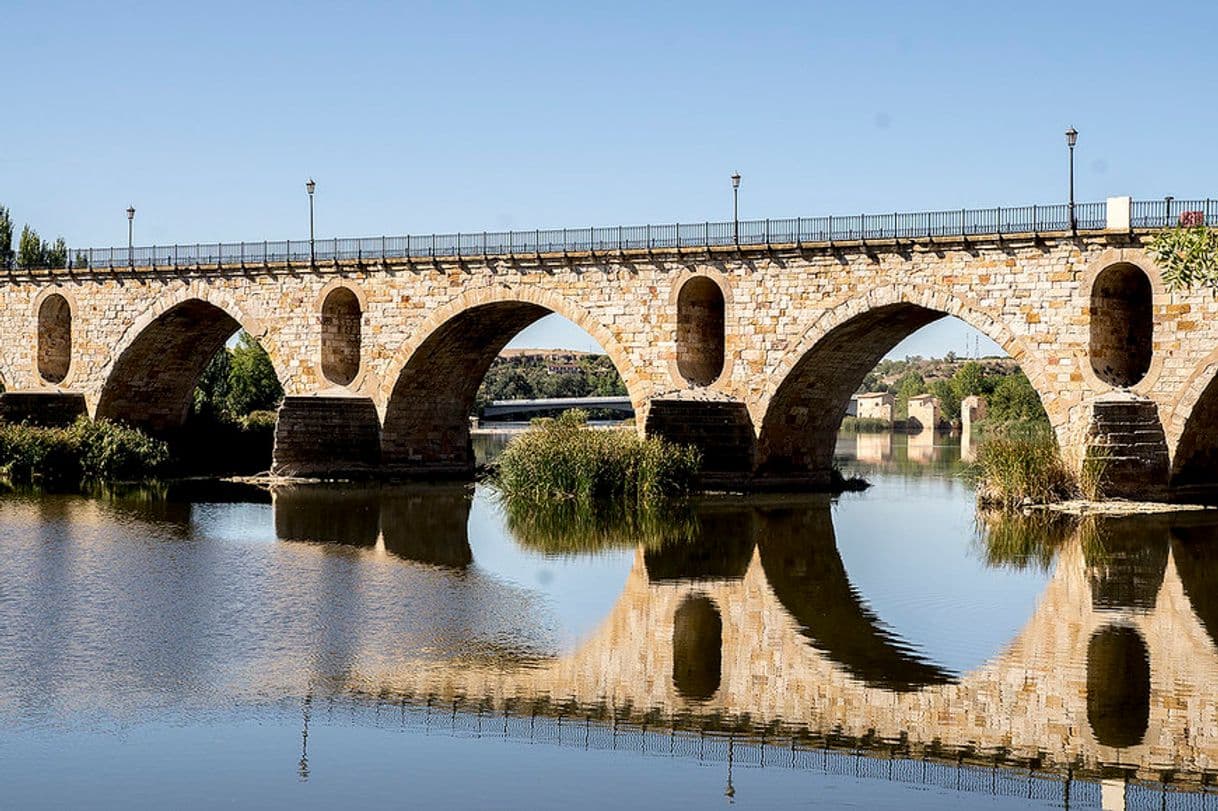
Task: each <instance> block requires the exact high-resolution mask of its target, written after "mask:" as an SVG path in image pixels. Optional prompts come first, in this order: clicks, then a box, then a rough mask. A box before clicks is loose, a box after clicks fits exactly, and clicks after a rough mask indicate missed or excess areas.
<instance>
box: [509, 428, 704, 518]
mask: <svg viewBox="0 0 1218 811" xmlns="http://www.w3.org/2000/svg"><path fill="white" fill-rule="evenodd" d="M587 421H588V415H587V412H585V411H580V410H578V409H573V410H571V411H567V412H565V413H563V414H562V415H561V416H559V417H557V418H554V419H541V420H535V421H534V427H533V429H532V430H529V431H526V432H525V433H523V434H521V435H520V436H518V437H515V438H514V439H512V441H511V442H509V443H508V446H507V447H506V448H505V449H504V451H503V453H502V454H500V456H499V458H498V460H497V461H496V464H495V466H494V469H493V472H492V481H493V483H494V484H495V486H496V488H497V489H498V490H499V492H500V493H501V494H502V495H503V496H504V497H505V498H506V499H507V500H508V501H509V502H517V503H520V504H527V505H534V506H543V507H544V506H547V505H552V504H556V503H563V502H566V503H569V504H572V505H574V506H576V507H579V508H593V507H596V506H597V505H598V504H602V503H606V502H608V503H613V504H617V505H620V506H622V507H627V508H643V509H649V508H652V507H654V506H656V505H658V504H661V503H663V502H664V501H666V500H668V499H672V498H679V497H682V496H685V495H688V494H689V492H690V490H691V489H692V487H693V484H694V479H695V477H696V476H697V474H698V469H699V467H700V465H701V456H700V454H699V453H698V451H697V450H696V449H694V448H692V447H689V446H685V445H677V444H674V443H672V442H667V441H665V440H663V439H658V438H655V437H648V438H640V437H639V436H638V435H637V434H635V433H634V432H633V431H617V430H608V431H603V430H593V429H591V428H589V427H588V425H587Z"/></svg>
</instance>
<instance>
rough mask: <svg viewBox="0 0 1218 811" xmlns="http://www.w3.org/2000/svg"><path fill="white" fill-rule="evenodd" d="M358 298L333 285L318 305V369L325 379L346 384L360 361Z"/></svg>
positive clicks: (360, 317)
mask: <svg viewBox="0 0 1218 811" xmlns="http://www.w3.org/2000/svg"><path fill="white" fill-rule="evenodd" d="M362 318H363V313H362V312H361V311H360V304H359V299H358V298H356V296H355V293H353V292H352V291H351V290H349V289H347V288H346V287H336V288H334V289H333V290H331V291H330V294H329V295H328V296H326V300H325V302H324V303H323V304H322V307H321V372H322V374H323V375H325V378H326V380H328V381H330V382H331V383H335V384H337V385H339V386H346V385H348V384H349V383H351V381H353V380H355V376H356V375H357V374H358V373H359V364H360V322H361V320H362Z"/></svg>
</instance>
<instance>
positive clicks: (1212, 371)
mask: <svg viewBox="0 0 1218 811" xmlns="http://www.w3.org/2000/svg"><path fill="white" fill-rule="evenodd" d="M1163 428H1164V431H1165V433H1166V434H1167V446H1168V450H1169V451H1170V455H1171V484H1172V486H1173V488H1174V489H1175V491H1176V493H1177V495H1179V496H1183V497H1190V498H1191V497H1204V498H1207V499H1213V498H1214V497H1215V491H1216V490H1218V350H1215V351H1214V352H1212V353H1210V355H1209V356H1207V357H1206V358H1205V359H1203V360H1202V361H1200V362H1199V363H1198V364H1196V366H1194V367H1193V370H1192V373H1191V374H1190V375H1189V377H1188V379H1187V380H1186V381H1185V382H1184V384H1183V385H1182V386H1181V387H1180V389H1179V392H1178V393H1177V395H1176V396H1175V397H1174V398H1173V399H1172V400H1171V410H1170V412H1169V413H1168V416H1167V418H1166V419H1165V421H1164V426H1163Z"/></svg>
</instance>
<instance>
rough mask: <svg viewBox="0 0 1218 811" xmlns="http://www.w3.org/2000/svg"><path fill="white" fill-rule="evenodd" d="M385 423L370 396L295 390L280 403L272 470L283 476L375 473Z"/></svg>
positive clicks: (367, 474) (334, 475)
mask: <svg viewBox="0 0 1218 811" xmlns="http://www.w3.org/2000/svg"><path fill="white" fill-rule="evenodd" d="M380 447H381V425H380V419H379V418H378V416H377V412H376V406H375V405H374V404H373V402H372V400H371V399H369V398H367V397H334V396H289V397H285V398H283V405H281V406H280V407H279V421H278V424H277V425H276V428H275V451H274V458H273V461H272V465H271V472H272V473H274V474H276V475H279V476H297V477H311V476H316V477H321V478H328V477H345V476H371V475H374V474H375V473H376V471H377V469H378V467H379V465H380Z"/></svg>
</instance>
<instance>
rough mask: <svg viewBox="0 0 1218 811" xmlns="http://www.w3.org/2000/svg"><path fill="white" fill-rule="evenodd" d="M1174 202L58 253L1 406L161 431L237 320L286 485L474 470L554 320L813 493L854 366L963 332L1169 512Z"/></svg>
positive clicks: (671, 430)
mask: <svg viewBox="0 0 1218 811" xmlns="http://www.w3.org/2000/svg"><path fill="white" fill-rule="evenodd" d="M1176 205H1177V206H1179V207H1180V208H1181V210H1186V209H1187V210H1190V211H1193V210H1199V211H1200V212H1201V215H1200V216H1201V218H1202V219H1203V220H1204V221H1205V222H1215V221H1218V206H1215V205H1214V204H1213V203H1212V202H1208V201H1207V202H1204V203H1200V202H1199V203H1196V204H1190V203H1181V202H1177V203H1176ZM1156 206H1157V208H1156ZM1164 206H1165V204H1164V203H1163V202H1158V203H1141V202H1138V203H1131V201H1130V200H1129V198H1112V199H1110V200H1109V201H1107V203H1097V204H1086V205H1083V206H1080V207H1079V210H1078V211H1079V213H1078V216H1077V218H1076V219H1077V222H1076V225H1077V229H1075V230H1074V232H1072V229H1071V221H1070V219H1069V218H1068V217H1067V216H1066V215H1065V207H1064V206H1048V207H1023V208H999V209H986V210H981V211H957V212H929V213H919V214H892V215H876V216H858V217H836V218H833V217H831V218H816V219H791V220H771V221H764V222H754V223H741V224H740V228H739V238H738V239H739V241H738V242H737V237H736V235H735V233H733V228H732V224H731V223H728V224H726V228H727V230H726V231H724V224H711V223H697V224H693V225H684V224H683V225H679V226H639V227H632V228H606V229H600V228H585V229H568V230H564V231H561V232H559V231H551V232H543V231H530V232H515V233H510V234H472V235H470V234H461V235H454V236H448V237H436V236H431V237H422V238H420V237H408V238H395V239H392V240H390V239H386V238H374V239H371V240H328V241H326V242H324V243H319V245H318V246H314V248H315V250H314V253H315V254H316V255H317V256H318V260H317V262H310V261H309V250H308V247H309V244H308V243H256V244H254V243H246V244H241V245H240V246H237V245H213V246H206V245H205V246H191V248H190V249H185V248H182V247H181V246H178V247H174V248H171V249H166V248H140V249H137V250H134V251H132V252H131V253H130V254H129V257H128V258H129V262H128V263H126V264H124V263H123V262H122V258H123V254H124V253H125V250H124V251H120V252H119V257H120V259H119V262H118V263H117V264H115V262H114V258H113V257H114V255H115V252H114V251H110V252H109V259H108V261H106V262H103V261H101V259H100V257H101V256H102V255H103V254H105V253H106V252H103V251H88V252H86V251H74V252H72V254H71V256H72V257H73V261H72V264H74V265H76V267H73V268H71V269H57V270H14V271H9V272H8V274H7V276H6V277H5V278H4V279H3V282H2V283H0V303H2V305H3V317H2V319H0V335H2V336H3V341H0V375H2V376H3V381H4V384H5V386H6V388H7V391H8V393H7V394H5V395H4V397H3V399H2V400H0V414H2V415H3V416H6V417H7V418H9V419H22V418H28V419H33V420H41V421H55V420H63V419H69V418H71V417H72V416H74V415H75V414H77V413H87V414H89V415H90V416H93V417H98V418H108V419H113V420H121V421H125V422H128V423H130V424H133V425H136V426H139V427H142V428H145V429H147V430H149V431H152V432H154V433H159V434H163V435H167V436H172V434H173V432H174V430H175V429H177V428H179V427H180V426H181V425H182V423H183V421H184V419H185V417H186V414H187V411H188V408H189V404H190V400H191V392H192V390H193V389H194V386H195V383H196V381H197V380H198V378H199V375H200V373H201V372H202V370H203V368H204V366H205V365H206V364H207V362H208V360H209V359H210V358H211V357H212V355H213V354H214V353H215V352H216V351H217V350H218V349H219V348H220V347H221V346H223V344H224V342H225V341H226V340H227V339H228V337H229V336H230V335H231V334H232V333H233V332H234V331H235V330H237V329H238V328H244V329H246V330H247V331H248V332H250V333H251V334H252V335H253V336H255V337H256V338H257V339H258V340H259V341H261V342H262V344H263V346H265V347H266V349H267V351H268V352H269V354H270V357H271V360H272V362H273V363H274V365H275V369H276V372H277V373H278V375H279V378H280V380H281V382H282V383H283V386H284V389H285V391H286V393H287V397H286V399H285V401H284V404H283V407H282V409H281V411H280V419H279V426H278V429H277V437H276V444H275V462H274V465H275V470H276V471H278V472H280V473H283V474H310V475H314V474H342V473H351V472H367V473H373V474H385V475H393V476H403V475H405V476H411V475H422V476H437V475H468V474H469V473H470V472H471V471H472V469H473V454H472V450H471V443H470V438H469V421H468V416H469V414H470V412H471V410H472V405H473V401H474V395H475V392H476V391H477V388H478V385H479V383H480V382H481V380H482V378H483V376H484V374H485V372H486V370H487V368H488V367H489V365H490V363H491V361H492V360H493V359H494V358H495V356H496V355H498V354H499V352H500V350H501V349H502V348H503V347H504V346H505V345H506V343H507V342H508V341H509V340H510V339H511V338H512V337H513V336H514V335H516V334H517V333H518V332H519V331H520V330H522V329H523V328H524V327H526V326H528V325H529V324H531V323H533V322H534V321H536V320H537V319H539V318H541V317H543V316H545V315H547V314H549V313H558V314H559V315H562V316H564V317H566V318H568V319H570V320H571V321H573V322H574V323H575V324H577V325H578V326H580V327H582V328H583V329H585V330H586V331H587V332H588V333H589V334H591V335H592V337H593V338H595V339H596V340H597V341H598V342H599V343H600V344H601V346H602V347H603V348H604V350H605V352H606V353H608V355H609V357H610V358H611V359H612V361H613V363H614V364H615V366H616V367H617V369H618V371H619V372H620V373H621V375H622V377H623V379H624V381H625V383H626V387H627V390H628V392H629V396H630V401H631V403H632V404H633V406H634V409H635V412H636V414H637V415H638V425H639V430H640V431H643V432H645V433H647V434H654V435H663V436H667V437H670V438H672V439H675V440H678V441H684V442H692V443H694V444H697V445H698V446H700V447H701V448H702V450H703V455H704V459H705V463H706V468H707V476H708V479H710V480H712V481H718V482H720V483H723V484H725V485H731V486H736V487H758V488H761V487H788V486H808V485H816V484H823V483H824V482H826V481H827V479H828V474H829V470H830V466H831V464H832V455H833V444H834V443H833V440H834V436H835V433H836V431H837V427H838V424H839V422H840V420H841V418H842V416H843V415H844V414H845V412H846V408H847V405H848V403H849V400H850V395H851V394H852V393H853V392H854V391H855V390H856V389H857V387H858V385H859V383H860V382H861V380H862V378H863V376H864V375H865V374H866V373H867V372H868V371H869V370H870V369H871V368H872V367H873V366H874V365H875V363H876V362H877V361H878V360H879V359H880V358H882V357H883V356H884V355H885V353H887V352H888V351H889V350H890V349H891V348H892V347H893V346H895V345H896V344H897V343H898V342H899V341H900V340H902V339H903V338H905V337H906V336H907V335H909V334H911V333H912V332H914V331H916V330H918V329H919V328H921V327H923V326H925V325H926V324H929V323H931V322H933V321H935V320H936V319H939V318H942V317H944V316H947V315H953V316H957V317H959V318H961V319H962V320H964V321H966V322H968V323H969V324H971V325H972V326H974V327H976V328H977V329H979V330H980V331H982V332H983V333H985V334H986V335H988V336H989V337H990V338H992V339H993V340H994V341H995V342H996V343H998V344H999V345H1000V346H1001V347H1003V349H1005V350H1006V352H1007V353H1008V354H1010V355H1011V356H1012V357H1013V358H1015V359H1016V360H1017V361H1018V362H1019V363H1020V365H1021V366H1022V368H1023V369H1024V371H1025V372H1026V373H1027V375H1028V378H1029V379H1030V380H1031V382H1032V385H1033V386H1034V387H1035V388H1036V390H1037V392H1038V393H1039V395H1040V398H1041V401H1042V402H1043V404H1044V406H1045V409H1046V411H1047V412H1048V415H1049V419H1050V421H1051V422H1052V424H1053V427H1054V429H1055V431H1056V433H1057V437H1058V439H1059V442H1060V444H1061V445H1062V447H1063V449H1064V450H1065V451H1066V452H1067V455H1068V457H1069V458H1070V459H1071V460H1073V461H1074V463H1076V464H1081V459H1082V458H1083V455H1084V454H1085V453H1086V452H1087V449H1088V448H1092V447H1096V446H1099V447H1102V448H1103V453H1104V454H1105V456H1107V457H1108V460H1109V461H1108V465H1107V473H1108V475H1109V477H1110V479H1111V480H1112V486H1113V489H1114V492H1117V493H1118V494H1119V493H1129V494H1136V495H1140V496H1146V495H1157V494H1166V493H1167V489H1168V486H1169V485H1177V486H1179V487H1181V488H1183V487H1185V486H1193V485H1198V484H1205V483H1209V482H1212V481H1214V480H1215V476H1214V470H1215V467H1216V466H1218V386H1215V385H1213V380H1214V377H1215V373H1216V372H1218V318H1215V315H1216V314H1218V302H1215V299H1214V295H1213V294H1212V293H1211V292H1209V291H1202V290H1196V291H1175V292H1173V291H1170V290H1168V289H1167V288H1166V287H1165V285H1164V283H1163V281H1162V279H1161V275H1160V270H1159V268H1158V267H1156V265H1155V263H1154V261H1153V260H1152V258H1151V257H1150V256H1149V255H1148V254H1147V253H1146V251H1145V250H1144V249H1143V244H1144V240H1145V239H1146V238H1147V236H1148V235H1149V234H1150V233H1151V231H1152V229H1153V228H1159V227H1163V226H1164V225H1167V224H1169V223H1174V222H1175V221H1176V216H1175V213H1173V212H1170V211H1166V210H1165V209H1164ZM1211 209H1212V213H1211ZM1195 219H1196V214H1195V213H1193V214H1190V222H1191V221H1195ZM302 245H303V246H304V252H303V260H302V254H301V248H302ZM319 247H320V250H317V248H319Z"/></svg>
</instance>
